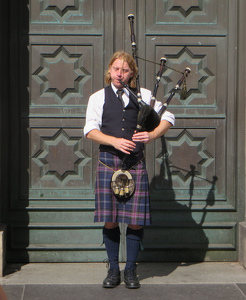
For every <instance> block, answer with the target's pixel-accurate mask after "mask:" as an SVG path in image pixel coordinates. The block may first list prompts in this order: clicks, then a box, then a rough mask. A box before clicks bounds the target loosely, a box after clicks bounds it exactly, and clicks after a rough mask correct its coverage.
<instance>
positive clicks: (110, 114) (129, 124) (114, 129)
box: [100, 86, 144, 156]
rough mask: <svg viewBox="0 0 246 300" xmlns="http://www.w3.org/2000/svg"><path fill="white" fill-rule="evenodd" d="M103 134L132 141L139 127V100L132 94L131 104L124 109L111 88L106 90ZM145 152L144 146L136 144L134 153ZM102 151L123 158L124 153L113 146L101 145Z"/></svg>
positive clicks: (108, 87)
mask: <svg viewBox="0 0 246 300" xmlns="http://www.w3.org/2000/svg"><path fill="white" fill-rule="evenodd" d="M104 91H105V102H104V106H103V115H102V127H101V132H103V133H104V134H107V135H110V136H114V137H117V138H124V139H127V140H132V136H133V133H134V131H135V130H136V125H137V116H138V111H139V106H138V103H137V100H136V99H135V98H134V97H133V96H132V95H131V94H130V99H129V104H128V105H127V106H126V107H125V108H124V107H123V105H122V103H121V101H120V99H119V98H118V97H117V96H116V95H115V93H114V91H113V89H112V87H111V86H107V87H106V88H105V89H104ZM142 150H144V144H142V143H136V148H135V149H134V151H133V153H136V152H139V151H142ZM100 151H107V152H110V153H112V154H115V155H118V156H121V155H122V152H121V151H119V150H116V149H115V148H114V147H113V146H107V145H100Z"/></svg>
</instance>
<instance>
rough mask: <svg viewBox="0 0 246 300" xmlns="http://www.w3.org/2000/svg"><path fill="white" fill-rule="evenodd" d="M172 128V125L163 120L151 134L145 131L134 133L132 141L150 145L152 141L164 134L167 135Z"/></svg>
mask: <svg viewBox="0 0 246 300" xmlns="http://www.w3.org/2000/svg"><path fill="white" fill-rule="evenodd" d="M171 126H172V124H171V123H169V122H168V121H166V120H162V121H161V122H160V124H159V126H157V127H156V128H155V129H154V130H153V131H151V132H147V131H143V132H137V133H134V135H133V137H132V140H133V141H134V142H141V143H144V144H148V143H150V142H151V141H153V140H155V139H157V138H159V137H160V136H162V135H163V134H165V133H166V132H167V131H168V129H169V128H170V127H171Z"/></svg>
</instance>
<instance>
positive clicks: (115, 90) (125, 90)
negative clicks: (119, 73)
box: [111, 82, 129, 97]
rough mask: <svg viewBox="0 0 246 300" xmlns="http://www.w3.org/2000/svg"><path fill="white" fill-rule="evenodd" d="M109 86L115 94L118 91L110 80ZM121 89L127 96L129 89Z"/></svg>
mask: <svg viewBox="0 0 246 300" xmlns="http://www.w3.org/2000/svg"><path fill="white" fill-rule="evenodd" d="M111 87H112V89H113V91H114V93H115V94H116V95H117V91H118V89H117V88H116V87H115V86H114V85H113V83H112V82H111ZM122 90H123V91H124V93H125V94H126V95H127V97H129V91H128V90H127V89H126V88H123V89H122Z"/></svg>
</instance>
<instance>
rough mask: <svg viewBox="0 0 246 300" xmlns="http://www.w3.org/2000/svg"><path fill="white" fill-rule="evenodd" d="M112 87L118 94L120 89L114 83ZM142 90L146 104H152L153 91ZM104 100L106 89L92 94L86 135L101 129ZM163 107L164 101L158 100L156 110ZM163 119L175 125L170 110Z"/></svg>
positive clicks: (126, 95)
mask: <svg viewBox="0 0 246 300" xmlns="http://www.w3.org/2000/svg"><path fill="white" fill-rule="evenodd" d="M111 87H112V89H113V91H114V92H115V94H116V92H117V90H118V89H116V88H115V86H114V85H113V84H111ZM123 90H124V94H123V96H122V97H123V101H124V105H125V107H126V106H127V105H128V103H129V91H128V90H127V89H126V88H124V89H123ZM140 91H141V97H142V100H143V101H144V102H145V103H146V104H150V100H151V91H149V90H147V89H144V88H141V90H140ZM116 96H117V94H116ZM104 102H105V92H104V89H101V90H99V91H97V92H96V93H94V94H92V95H91V96H90V98H89V102H88V106H87V111H86V123H85V127H84V136H85V137H86V135H87V134H88V133H89V132H90V131H91V130H93V129H98V130H99V131H100V130H101V126H102V115H103V105H104ZM161 107H162V103H161V102H160V101H156V102H155V106H154V109H155V111H156V112H158V111H159V110H160V108H161ZM161 120H166V121H168V122H169V123H171V124H172V125H174V123H175V117H174V115H173V114H172V113H170V112H169V111H165V113H164V114H163V115H162V117H161Z"/></svg>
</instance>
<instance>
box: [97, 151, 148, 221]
mask: <svg viewBox="0 0 246 300" xmlns="http://www.w3.org/2000/svg"><path fill="white" fill-rule="evenodd" d="M142 157H143V154H142V153H141V154H140V155H135V156H134V155H129V157H127V159H126V165H127V167H128V169H129V168H130V167H132V166H134V165H135V164H136V163H137V162H138V161H139V160H141V158H142ZM99 159H100V160H101V162H103V163H104V164H106V165H107V166H109V167H110V168H112V169H113V170H115V171H117V170H119V169H120V168H121V162H122V161H121V160H120V159H119V158H118V156H115V155H113V154H110V153H108V152H100V153H99ZM130 173H131V175H132V178H133V180H134V181H135V185H136V189H135V193H134V194H133V196H132V197H131V198H130V199H129V200H128V201H127V202H126V203H119V202H118V201H117V199H116V198H115V196H114V194H113V192H112V190H111V178H112V175H113V171H112V170H110V169H109V168H107V167H105V166H104V165H103V164H101V163H100V162H98V165H97V180H96V194H95V218H94V222H120V223H127V224H133V225H150V222H151V220H150V203H149V202H150V201H149V182H148V174H147V171H146V166H145V160H144V159H143V160H142V161H141V162H140V163H139V164H137V165H136V166H135V167H134V168H133V169H131V170H130Z"/></svg>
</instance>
